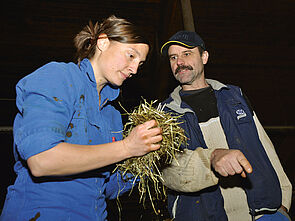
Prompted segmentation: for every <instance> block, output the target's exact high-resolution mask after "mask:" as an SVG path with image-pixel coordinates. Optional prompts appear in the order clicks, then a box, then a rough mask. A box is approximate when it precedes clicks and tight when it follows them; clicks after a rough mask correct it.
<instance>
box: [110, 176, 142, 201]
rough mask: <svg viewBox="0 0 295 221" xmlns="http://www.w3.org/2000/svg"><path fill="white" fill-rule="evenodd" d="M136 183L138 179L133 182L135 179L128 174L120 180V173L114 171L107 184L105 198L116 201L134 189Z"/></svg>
mask: <svg viewBox="0 0 295 221" xmlns="http://www.w3.org/2000/svg"><path fill="white" fill-rule="evenodd" d="M127 178H128V179H127ZM127 180H128V181H127ZM138 182H139V179H136V180H135V177H134V176H133V175H131V174H130V173H127V174H126V175H125V177H124V178H122V176H121V174H120V172H118V171H116V172H115V173H113V174H112V175H111V176H110V180H109V181H108V182H107V185H106V197H107V198H108V199H116V198H117V197H118V196H121V195H123V194H124V193H126V192H128V191H130V190H131V189H132V188H134V187H135V186H136V185H137V183H138Z"/></svg>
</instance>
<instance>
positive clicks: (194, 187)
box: [162, 147, 218, 192]
mask: <svg viewBox="0 0 295 221" xmlns="http://www.w3.org/2000/svg"><path fill="white" fill-rule="evenodd" d="M213 151H214V149H203V148H201V147H198V148H196V149H195V150H188V149H185V150H184V151H183V153H178V154H177V156H176V160H173V161H172V163H171V165H169V166H167V167H166V168H164V169H163V170H162V176H163V179H164V181H163V184H164V185H165V186H167V187H168V188H170V189H172V190H175V191H178V192H197V191H200V190H202V189H204V188H207V187H210V186H213V185H216V184H217V183H218V178H217V177H216V176H215V174H214V172H213V171H212V170H211V163H210V156H211V153H212V152H213Z"/></svg>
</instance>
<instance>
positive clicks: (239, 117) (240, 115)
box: [236, 109, 247, 120]
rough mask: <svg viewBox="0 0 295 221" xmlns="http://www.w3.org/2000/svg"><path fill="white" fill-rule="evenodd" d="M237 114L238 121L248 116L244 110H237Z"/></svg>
mask: <svg viewBox="0 0 295 221" xmlns="http://www.w3.org/2000/svg"><path fill="white" fill-rule="evenodd" d="M236 114H237V115H238V116H237V119H238V120H240V119H241V118H243V117H246V116H247V114H246V112H245V111H244V110H243V109H238V110H236Z"/></svg>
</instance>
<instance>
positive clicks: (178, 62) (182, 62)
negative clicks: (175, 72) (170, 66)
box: [177, 57, 184, 66]
mask: <svg viewBox="0 0 295 221" xmlns="http://www.w3.org/2000/svg"><path fill="white" fill-rule="evenodd" d="M183 64H184V60H183V59H182V58H181V57H178V58H177V65H178V66H179V65H183Z"/></svg>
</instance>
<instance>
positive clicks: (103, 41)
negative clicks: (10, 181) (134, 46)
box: [97, 33, 110, 51]
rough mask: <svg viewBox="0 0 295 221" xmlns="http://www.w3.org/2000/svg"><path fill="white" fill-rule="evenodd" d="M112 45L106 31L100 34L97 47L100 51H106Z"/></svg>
mask: <svg viewBox="0 0 295 221" xmlns="http://www.w3.org/2000/svg"><path fill="white" fill-rule="evenodd" d="M109 45H110V40H109V38H108V36H107V35H106V34H104V33H102V34H100V35H99V36H98V38H97V47H98V49H99V50H100V51H105V50H106V49H107V48H108V47H109Z"/></svg>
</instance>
